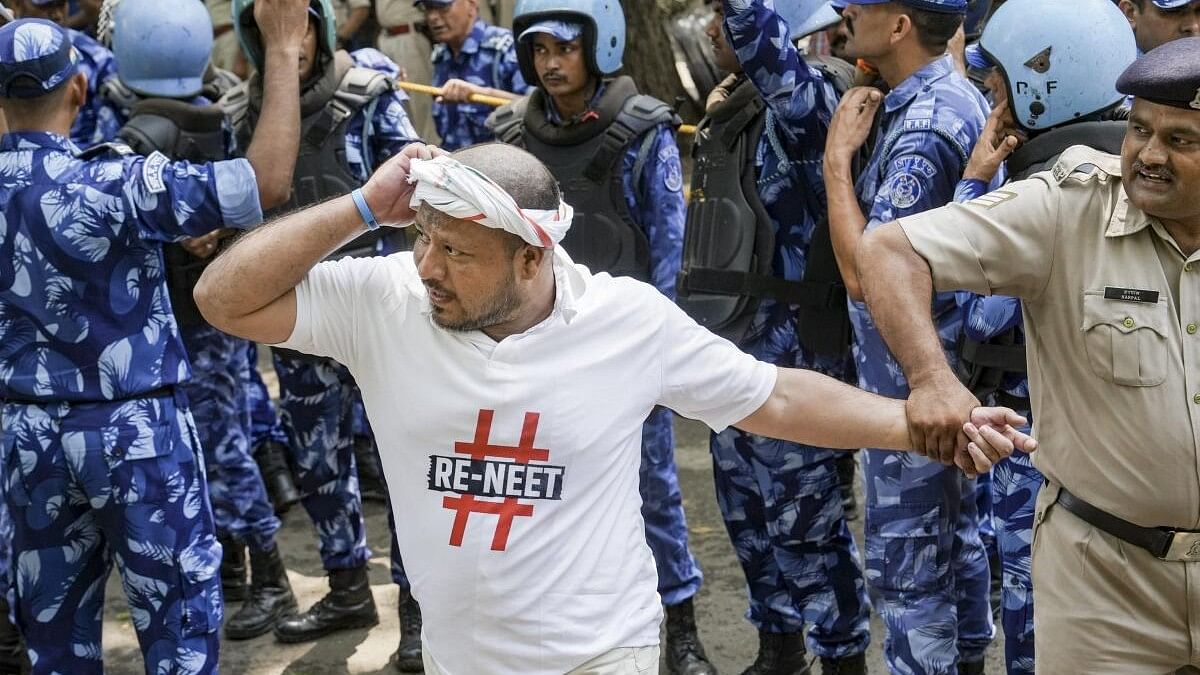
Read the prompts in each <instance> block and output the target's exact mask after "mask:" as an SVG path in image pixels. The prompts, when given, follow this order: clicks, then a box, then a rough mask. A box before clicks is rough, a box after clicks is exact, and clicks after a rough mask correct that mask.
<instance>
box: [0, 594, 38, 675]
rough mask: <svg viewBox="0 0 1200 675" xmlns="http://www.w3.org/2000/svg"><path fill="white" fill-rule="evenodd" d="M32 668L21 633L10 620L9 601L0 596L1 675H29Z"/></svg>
mask: <svg viewBox="0 0 1200 675" xmlns="http://www.w3.org/2000/svg"><path fill="white" fill-rule="evenodd" d="M31 668H32V666H31V665H30V663H29V653H28V652H26V651H25V641H24V640H22V639H21V632H20V631H18V630H17V627H16V626H14V625H13V624H12V622H11V621H9V620H8V601H7V600H5V599H4V598H3V597H2V596H0V675H27V673H29V671H30V670H31Z"/></svg>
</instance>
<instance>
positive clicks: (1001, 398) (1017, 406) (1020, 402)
mask: <svg viewBox="0 0 1200 675" xmlns="http://www.w3.org/2000/svg"><path fill="white" fill-rule="evenodd" d="M996 403H997V405H1002V406H1004V407H1005V408H1012V409H1013V410H1016V411H1017V412H1027V411H1029V410H1031V409H1032V408H1031V407H1030V405H1029V398H1028V397H1025V396H1013V395H1012V394H1010V393H1008V392H1004V391H998V392H996Z"/></svg>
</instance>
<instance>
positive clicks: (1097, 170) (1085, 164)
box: [1050, 145, 1121, 185]
mask: <svg viewBox="0 0 1200 675" xmlns="http://www.w3.org/2000/svg"><path fill="white" fill-rule="evenodd" d="M1050 175H1051V176H1052V177H1053V178H1054V182H1055V183H1058V184H1059V185H1062V184H1063V183H1064V182H1066V181H1068V180H1071V181H1076V182H1079V183H1086V182H1088V181H1090V180H1092V179H1093V178H1094V179H1096V180H1098V181H1100V182H1102V183H1103V182H1106V181H1108V179H1109V178H1110V177H1112V176H1120V175H1121V158H1120V157H1119V156H1117V155H1110V154H1108V153H1106V152H1101V151H1099V150H1096V149H1094V148H1089V147H1087V146H1086V145H1076V146H1072V147H1070V148H1067V149H1066V150H1064V151H1063V153H1062V155H1060V156H1059V158H1058V161H1057V162H1055V163H1054V167H1053V168H1051V169H1050Z"/></svg>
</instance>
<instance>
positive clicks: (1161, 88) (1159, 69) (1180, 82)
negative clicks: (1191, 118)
mask: <svg viewBox="0 0 1200 675" xmlns="http://www.w3.org/2000/svg"><path fill="white" fill-rule="evenodd" d="M1117 91H1119V92H1121V93H1122V94H1125V95H1127V96H1134V97H1136V98H1143V99H1146V100H1147V101H1151V102H1153V103H1161V104H1163V105H1169V106H1174V107H1176V108H1191V109H1192V110H1197V111H1200V37H1187V38H1180V39H1178V40H1172V41H1170V42H1168V43H1166V44H1163V45H1162V46H1160V47H1156V48H1155V49H1152V50H1150V51H1149V52H1147V53H1145V54H1143V55H1142V56H1140V57H1138V59H1137V60H1136V61H1134V62H1133V65H1131V66H1129V67H1128V68H1126V69H1125V72H1123V73H1121V77H1119V78H1117Z"/></svg>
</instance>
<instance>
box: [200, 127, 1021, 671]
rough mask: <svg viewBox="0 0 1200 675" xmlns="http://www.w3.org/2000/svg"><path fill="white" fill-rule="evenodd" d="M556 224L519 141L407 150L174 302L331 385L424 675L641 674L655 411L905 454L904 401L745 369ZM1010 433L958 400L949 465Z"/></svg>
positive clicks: (262, 237)
mask: <svg viewBox="0 0 1200 675" xmlns="http://www.w3.org/2000/svg"><path fill="white" fill-rule="evenodd" d="M435 154H437V155H439V156H437V158H436V159H434V155H435ZM414 218H415V221H416V230H417V240H416V246H415V248H414V251H413V253H400V254H396V255H393V256H390V257H387V258H360V259H345V260H340V261H337V262H328V263H321V264H318V262H319V261H321V260H322V259H323V258H324V257H325V256H327V255H328V254H329V253H330V252H331V251H333V250H335V249H336V248H338V247H339V246H341V245H342V244H343V243H345V241H346V240H348V239H350V238H352V237H355V236H358V235H360V234H362V232H363V228H364V223H367V224H368V225H369V224H370V223H371V222H373V221H375V220H376V219H378V220H379V222H384V223H395V224H407V223H410V222H412V221H413V220H414ZM570 221H571V211H570V207H569V206H567V205H565V204H563V203H562V202H561V197H560V193H559V190H558V186H557V184H556V183H555V182H554V179H553V177H552V176H551V174H550V173H549V171H547V170H546V168H545V167H544V166H543V165H542V164H541V163H540V162H538V160H537V159H535V158H534V157H533V156H532V155H530V154H528V153H526V152H524V151H523V150H520V149H517V148H514V147H511V146H502V145H484V146H475V147H473V148H468V149H466V150H462V151H459V152H458V153H455V154H454V155H453V156H444V155H442V154H441V153H440V151H434V150H431V149H429V148H423V147H422V148H414V147H413V146H409V148H408V149H406V150H405V152H404V153H403V154H402V155H401V156H399V157H397V158H395V159H393V160H392V161H390V162H388V163H387V164H385V165H384V166H383V167H381V168H380V169H379V171H378V172H377V173H376V175H375V176H374V177H373V178H372V179H371V180H370V181H369V182H368V183H367V185H366V186H364V188H363V189H362V191H361V192H359V193H357V194H354V195H353V196H347V197H344V198H340V199H334V200H331V201H329V202H326V203H324V204H321V205H318V206H315V207H312V208H310V209H307V210H305V211H300V212H297V213H294V214H291V215H289V216H286V217H284V218H282V219H281V220H279V221H276V222H275V223H273V224H271V225H268V226H266V227H264V228H260V229H259V230H258V231H256V232H253V233H251V234H249V235H247V236H245V237H243V238H242V239H241V240H240V241H239V242H238V243H237V244H236V245H235V246H233V247H232V248H231V250H230V251H228V252H227V253H226V254H224V255H223V256H221V257H220V258H219V259H218V260H216V261H215V262H214V263H213V264H212V265H211V266H210V267H209V268H208V270H207V271H206V272H205V275H204V277H203V279H202V280H201V283H200V285H199V287H198V288H197V291H196V296H197V300H198V302H199V304H200V307H201V309H202V311H203V312H204V314H205V316H206V317H207V318H208V320H209V321H210V322H212V324H213V325H214V326H216V327H217V328H220V329H221V330H225V331H227V332H230V333H233V334H235V335H240V336H243V337H246V338H249V339H252V340H257V341H259V342H266V343H278V344H280V346H284V347H287V348H289V349H295V350H299V351H303V352H307V353H310V354H316V355H320V356H328V357H332V358H334V359H336V360H338V361H340V362H341V363H343V364H345V365H346V366H347V367H348V368H349V369H350V371H351V372H352V373H353V375H354V378H355V380H356V381H357V382H358V385H359V387H361V389H362V393H363V400H364V402H365V403H366V407H367V413H368V415H369V417H370V419H371V424H372V427H373V428H374V429H375V433H376V437H377V439H378V442H379V448H380V454H381V456H382V459H383V468H384V472H385V475H386V478H387V483H388V486H389V490H390V492H391V503H392V508H393V509H395V513H396V514H397V515H398V516H403V517H397V518H396V519H395V520H396V534H397V538H398V541H399V543H400V547H401V553H402V555H403V557H404V562H405V568H406V570H407V572H408V576H409V579H410V581H411V582H412V592H413V595H414V596H415V597H416V598H417V599H418V600H419V601H420V603H421V607H422V608H423V610H424V621H425V625H424V632H423V635H422V638H423V643H424V658H425V662H426V664H425V668H426V672H427V673H431V674H435V673H448V674H453V675H467V674H469V675H475V674H479V673H518V672H519V673H547V674H558V673H565V672H569V671H575V672H588V673H616V672H621V673H628V672H638V673H643V672H645V673H652V672H657V669H658V646H657V645H658V635H659V623H660V622H661V618H662V617H661V609H660V603H659V600H658V596H657V593H656V587H657V582H656V575H655V568H654V560H653V558H652V556H651V553H650V549H649V547H648V546H647V545H646V538H645V535H644V526H643V523H642V519H641V514H640V505H641V504H640V498H639V496H638V485H637V481H638V462H639V444H640V438H641V436H640V434H641V427H642V422H643V421H644V420H645V418H646V416H647V415H648V414H649V413H650V411H651V410H652V409H653V408H654V406H656V405H662V406H666V407H668V408H671V409H672V410H674V411H676V412H677V413H679V414H681V415H684V416H685V417H690V418H694V419H699V420H701V421H703V422H704V423H705V424H707V425H708V426H710V427H711V428H713V429H714V430H716V431H720V430H722V429H724V428H725V427H728V426H730V425H734V426H737V427H739V428H741V429H744V430H746V431H749V432H752V433H756V434H760V435H764V436H773V437H778V438H786V439H789V440H793V441H797V442H802V443H808V444H811V445H817V446H820V447H842V448H857V447H864V446H866V447H887V448H895V449H907V448H908V447H909V434H908V425H907V421H906V418H905V413H904V402H903V401H896V400H890V399H885V398H881V397H878V396H875V395H872V394H868V393H865V392H862V391H859V390H857V389H854V388H852V387H849V386H847V385H845V384H842V383H840V382H837V381H835V380H833V379H830V378H827V377H823V376H821V375H819V374H816V373H814V372H811V371H806V370H791V369H784V368H776V367H775V366H773V365H768V364H765V363H762V362H759V361H756V360H755V359H753V358H752V357H750V356H748V355H746V354H745V353H743V352H742V351H741V350H739V349H737V347H735V346H734V345H733V344H731V343H729V342H727V341H725V340H722V339H720V338H718V337H716V336H715V335H713V334H712V333H710V332H708V331H707V330H705V329H704V328H702V327H700V326H699V325H697V324H696V323H695V322H694V321H692V320H691V319H690V318H689V317H687V316H686V315H685V314H684V313H683V312H682V311H680V310H679V309H678V308H676V307H675V306H674V305H673V304H672V303H671V302H670V301H668V300H666V299H665V298H664V297H663V296H662V295H661V294H660V293H658V292H657V291H655V290H654V288H653V287H652V286H649V285H646V284H643V283H640V282H637V281H633V280H631V279H628V278H613V277H610V276H609V275H607V274H596V275H593V274H591V273H589V272H588V270H587V269H586V268H584V267H582V266H580V265H575V264H574V263H572V262H571V259H570V257H569V256H568V254H567V253H566V252H565V251H563V250H562V249H561V248H560V247H557V246H555V244H556V243H557V242H558V241H559V240H561V238H562V236H563V234H565V232H566V230H567V228H568V227H569V226H570ZM265 261H270V264H266V263H265ZM971 422H973V424H972V423H971ZM1022 422H1023V420H1021V419H1020V418H1019V417H1018V416H1017V415H1016V414H1015V413H1013V412H1012V411H1009V410H1006V409H1001V408H979V409H976V411H975V412H974V413H973V415H972V420H971V421H970V422H967V423H965V424H964V433H965V434H966V435H968V436H969V437H970V439H971V442H970V444H969V445H967V444H965V443H964V446H965V447H964V448H963V452H962V453H961V454H960V457H959V460H958V461H959V462H960V466H963V467H964V469H966V470H968V471H970V472H976V471H984V470H987V469H988V468H989V467H990V465H991V464H992V463H993V462H995V461H998V460H999V459H1000V458H1002V457H1006V456H1008V455H1009V454H1011V452H1012V451H1013V449H1014V445H1015V446H1017V447H1019V448H1021V449H1023V450H1025V451H1030V450H1032V449H1033V447H1034V443H1033V440H1032V439H1030V438H1028V437H1027V436H1024V435H1021V434H1019V433H1017V432H1016V431H1015V430H1014V429H1013V426H1015V425H1019V424H1020V423H1022ZM577 669H578V670H577Z"/></svg>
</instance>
